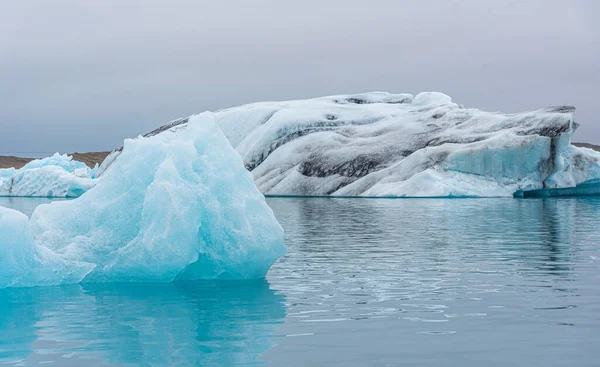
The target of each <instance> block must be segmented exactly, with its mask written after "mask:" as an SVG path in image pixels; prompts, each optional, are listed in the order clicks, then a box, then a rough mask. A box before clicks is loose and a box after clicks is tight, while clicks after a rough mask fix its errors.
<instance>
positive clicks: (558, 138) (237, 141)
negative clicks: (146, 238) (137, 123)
mask: <svg viewBox="0 0 600 367" xmlns="http://www.w3.org/2000/svg"><path fill="white" fill-rule="evenodd" d="M574 112H575V109H574V108H573V107H568V106H560V107H549V108H544V109H541V110H538V111H533V112H525V113H519V114H512V115H508V114H503V113H490V112H484V111H480V110H477V109H468V108H464V107H462V106H460V105H458V104H456V103H453V102H452V100H451V98H450V97H449V96H446V95H444V94H441V93H435V92H425V93H420V94H418V95H416V96H413V95H411V94H389V93H383V92H374V93H365V94H359V95H340V96H331V97H322V98H315V99H307V100H298V101H286V102H263V103H254V104H249V105H244V106H239V107H234V108H230V109H226V110H221V111H217V112H216V113H215V116H216V120H217V123H218V125H219V126H220V127H221V129H222V130H223V132H224V133H225V135H226V136H227V138H228V139H229V141H230V142H231V144H232V145H233V146H234V147H235V149H236V150H237V151H238V153H240V155H241V156H242V157H243V159H244V164H245V165H246V168H248V169H249V170H250V171H252V173H253V175H254V178H255V180H256V183H257V185H258V187H259V189H260V190H261V191H262V192H263V193H264V194H266V195H293V196H303V195H309V196H321V195H334V196H390V197H465V196H479V197H488V196H513V194H515V193H519V192H521V191H529V190H536V189H543V188H559V187H573V186H575V185H577V184H579V183H582V182H585V181H588V180H591V179H595V178H600V153H597V152H595V151H592V150H589V149H585V148H577V147H575V146H572V145H571V143H570V137H571V135H572V133H573V132H574V131H575V129H576V127H577V124H576V123H575V122H574ZM190 123H191V122H190V121H188V119H187V118H184V119H179V120H174V121H172V122H170V123H169V124H167V125H165V126H164V127H162V128H159V129H157V130H155V131H153V132H150V133H148V134H147V136H152V135H156V134H160V133H161V132H162V131H164V130H165V129H168V128H170V127H172V126H185V125H187V124H190ZM119 154H120V152H119V150H118V149H117V150H115V152H113V154H111V155H110V156H109V157H108V158H107V159H106V161H105V162H104V163H103V164H102V165H101V167H100V168H99V171H98V174H99V175H100V174H102V172H103V171H104V170H105V169H106V168H107V167H109V166H110V165H111V163H112V162H113V161H115V160H116V159H117V158H118V155H119Z"/></svg>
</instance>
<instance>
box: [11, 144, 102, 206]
mask: <svg viewBox="0 0 600 367" xmlns="http://www.w3.org/2000/svg"><path fill="white" fill-rule="evenodd" d="M96 169H97V167H95V168H93V169H91V168H89V167H88V166H87V165H86V164H85V163H83V162H79V161H76V160H74V159H73V157H72V156H69V155H66V154H64V155H60V154H58V153H56V154H54V155H53V156H52V157H48V158H44V159H36V160H33V161H31V162H29V163H27V164H26V165H25V166H23V167H22V168H20V169H15V168H6V169H0V196H32V197H78V196H80V195H82V194H83V193H84V192H86V191H87V190H89V189H91V188H92V187H94V185H95V183H96V180H94V178H95V174H96Z"/></svg>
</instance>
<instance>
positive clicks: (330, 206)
mask: <svg viewBox="0 0 600 367" xmlns="http://www.w3.org/2000/svg"><path fill="white" fill-rule="evenodd" d="M42 202H44V201H43V200H40V199H14V198H13V199H6V198H0V205H4V206H10V207H14V208H16V209H19V210H22V211H24V212H26V213H29V214H30V213H31V211H32V210H33V209H34V208H35V206H36V205H38V204H40V203H42ZM268 202H269V205H271V207H272V208H273V210H274V212H275V215H276V216H277V218H278V219H279V221H280V223H281V224H282V226H283V227H284V229H285V231H286V242H287V245H288V247H289V254H288V255H287V256H285V257H283V258H281V259H280V260H279V261H278V262H277V263H276V264H275V265H274V266H273V268H272V269H271V271H270V272H269V275H268V276H267V279H266V280H258V281H243V282H232V281H229V282H187V283H175V284H101V285H93V284H86V285H73V286H63V287H46V288H30V289H9V290H0V311H1V312H0V363H6V364H8V365H36V364H43V363H44V364H45V363H54V365H71V366H81V365H83V364H85V365H104V364H117V365H158V366H162V365H200V366H257V365H264V364H272V365H275V366H482V365H486V366H507V365H512V366H540V365H544V366H597V365H598V363H600V362H599V361H600V228H599V225H598V224H599V223H600V198H581V199H546V200H513V199H458V200H447V199H440V200H437V199H406V200H387V199H310V198H297V199H291V198H270V199H268Z"/></svg>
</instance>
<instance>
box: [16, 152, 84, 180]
mask: <svg viewBox="0 0 600 367" xmlns="http://www.w3.org/2000/svg"><path fill="white" fill-rule="evenodd" d="M46 166H57V167H61V168H62V169H64V170H65V171H67V172H71V173H75V171H77V170H81V169H83V170H85V171H93V170H92V169H90V168H89V167H88V166H87V165H86V164H85V163H83V162H79V161H76V160H74V159H73V157H72V156H70V155H67V154H62V155H61V154H59V153H54V155H53V156H51V157H47V158H43V159H35V160H33V161H31V162H29V163H27V164H26V165H24V166H23V168H21V169H22V170H28V169H34V168H41V167H46ZM88 176H91V177H92V178H93V174H90V175H88Z"/></svg>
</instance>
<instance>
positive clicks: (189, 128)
mask: <svg viewBox="0 0 600 367" xmlns="http://www.w3.org/2000/svg"><path fill="white" fill-rule="evenodd" d="M190 122H192V123H190V124H188V125H186V126H178V127H175V128H172V129H169V130H168V131H165V133H163V134H160V135H157V136H154V137H151V138H139V139H131V140H126V141H125V144H124V149H123V151H122V154H121V155H120V157H119V160H118V162H116V163H115V164H113V165H111V166H110V168H109V169H108V170H107V171H106V172H105V173H104V175H103V177H102V179H101V180H98V182H97V184H96V186H95V187H94V188H93V189H91V190H89V191H88V192H86V193H85V194H84V195H82V196H81V197H79V198H77V199H75V200H70V201H61V202H53V203H51V204H45V205H41V206H39V207H38V208H37V209H36V210H35V212H34V213H33V215H32V218H31V220H30V221H29V222H27V218H26V216H24V215H23V214H20V213H18V212H16V211H14V210H10V209H6V208H0V216H1V217H0V233H2V237H1V238H0V288H2V287H8V286H13V287H16V286H32V285H49V284H65V283H78V282H125V281H152V282H169V281H173V280H184V279H216V278H219V279H223V278H236V279H247V278H260V277H264V276H265V274H266V273H267V271H268V269H269V267H270V266H271V265H272V264H273V262H275V260H277V258H279V257H280V256H281V255H283V254H284V253H285V251H286V248H285V245H284V243H283V229H282V228H281V226H280V225H279V223H278V222H277V220H276V219H275V217H274V216H273V212H272V211H271V209H270V208H269V207H268V206H267V204H266V202H265V199H264V196H263V195H262V194H261V193H260V191H259V190H258V189H257V188H256V185H255V184H254V181H253V179H252V175H251V174H250V173H249V172H248V171H247V170H246V169H245V168H244V165H243V162H242V159H241V157H240V156H239V155H238V154H237V153H236V152H235V150H234V149H233V148H232V147H231V145H230V144H229V142H228V141H227V139H226V138H225V136H224V135H223V134H222V132H221V131H220V130H219V128H218V127H217V126H216V125H215V123H214V116H213V115H212V114H211V113H205V114H201V115H197V116H194V117H191V118H190Z"/></svg>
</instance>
